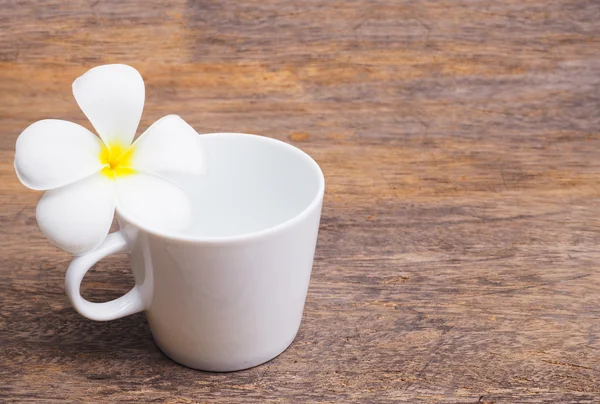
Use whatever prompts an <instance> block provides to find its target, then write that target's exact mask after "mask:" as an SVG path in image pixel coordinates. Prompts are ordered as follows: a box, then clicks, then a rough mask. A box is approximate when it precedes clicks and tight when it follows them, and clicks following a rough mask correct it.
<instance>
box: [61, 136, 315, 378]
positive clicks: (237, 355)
mask: <svg viewBox="0 0 600 404" xmlns="http://www.w3.org/2000/svg"><path fill="white" fill-rule="evenodd" d="M201 138H202V142H204V144H205V147H206V149H207V151H208V156H207V160H208V163H207V164H208V167H209V168H208V173H207V174H206V175H205V176H202V177H189V178H185V177H181V178H178V179H176V181H177V182H179V183H180V185H182V187H183V188H184V189H186V190H187V191H188V192H189V193H190V195H191V197H192V201H193V203H194V212H195V219H194V224H193V225H192V226H191V228H192V229H191V230H190V232H187V233H181V232H180V233H173V234H170V233H168V232H164V231H157V230H155V229H151V228H148V227H147V225H145V224H144V223H140V222H137V221H136V220H135V218H132V217H127V216H125V215H124V214H123V213H120V214H118V220H119V224H120V230H119V231H118V232H116V233H112V234H109V235H108V237H107V238H106V240H105V241H104V243H103V244H102V245H101V246H100V247H98V248H97V249H96V250H94V251H92V252H89V253H87V254H85V255H83V256H79V257H76V258H75V259H73V261H72V262H71V264H70V266H69V269H68V270H67V274H66V292H67V295H68V297H69V299H70V301H71V303H72V304H73V306H74V307H75V309H76V310H77V311H78V312H79V313H80V314H82V315H83V316H85V317H87V318H90V319H92V320H99V321H105V320H112V319H116V318H119V317H123V316H126V315H129V314H133V313H137V312H139V311H142V310H145V311H146V314H147V318H148V323H149V325H150V329H151V331H152V335H153V336H154V340H155V341H156V343H157V344H158V346H159V347H160V349H161V350H162V351H163V352H164V353H165V354H167V355H168V356H169V357H170V358H172V359H173V360H175V361H176V362H179V363H181V364H183V365H185V366H188V367H191V368H196V369H202V370H208V371H233V370H240V369H245V368H249V367H252V366H256V365H259V364H261V363H264V362H266V361H268V360H270V359H272V358H274V357H276V356H277V355H279V354H280V353H281V352H283V351H284V350H285V349H286V348H287V347H288V346H289V345H290V344H291V342H292V340H293V339H294V338H295V336H296V333H297V332H298V328H299V326H300V320H301V318H302V312H303V310H304V302H305V300H306V293H307V289H308V283H309V278H310V273H311V270H312V264H313V257H314V252H315V245H316V242H317V232H318V227H319V219H320V216H321V205H322V201H323V192H324V186H325V181H324V178H323V173H322V172H321V169H320V168H319V166H318V165H317V163H315V161H314V160H313V159H312V158H311V157H309V156H308V155H307V154H306V153H304V152H302V151H301V150H299V149H297V148H296V147H293V146H291V145H288V144H286V143H284V142H281V141H278V140H275V139H270V138H267V137H261V136H255V135H245V134H234V133H216V134H208V135H202V136H201ZM117 253H129V254H130V255H131V267H132V271H133V275H134V278H135V283H136V285H135V286H134V287H133V289H132V290H131V291H129V292H128V293H127V294H126V295H124V296H122V297H120V298H118V299H116V300H113V301H110V302H107V303H92V302H89V301H87V300H85V299H84V298H83V297H82V296H81V295H80V291H79V288H80V285H81V281H82V280H83V277H84V276H85V274H86V272H87V271H88V270H89V269H90V268H91V267H92V266H93V265H94V264H95V263H96V262H98V261H99V260H100V259H102V258H104V257H106V256H108V255H112V254H117Z"/></svg>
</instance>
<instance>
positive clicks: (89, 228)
mask: <svg viewBox="0 0 600 404" xmlns="http://www.w3.org/2000/svg"><path fill="white" fill-rule="evenodd" d="M115 202H116V195H115V186H114V182H113V181H111V180H109V179H108V178H106V177H105V176H103V175H102V174H94V175H92V176H91V177H89V178H86V179H83V180H81V181H78V182H76V183H74V184H71V185H67V186H65V187H61V188H56V189H53V190H50V191H47V192H46V193H45V194H44V196H42V199H40V202H39V203H38V206H37V211H36V217H37V222H38V226H39V227H40V230H41V231H42V233H44V234H45V235H46V237H48V239H49V240H50V242H51V243H52V244H54V245H55V246H57V247H58V248H61V249H63V250H65V251H68V252H70V253H71V254H83V253H85V252H87V251H90V250H93V249H94V248H96V247H98V246H99V245H100V243H102V241H103V240H104V237H106V235H107V234H108V231H109V229H110V225H111V223H112V219H113V215H114V211H115Z"/></svg>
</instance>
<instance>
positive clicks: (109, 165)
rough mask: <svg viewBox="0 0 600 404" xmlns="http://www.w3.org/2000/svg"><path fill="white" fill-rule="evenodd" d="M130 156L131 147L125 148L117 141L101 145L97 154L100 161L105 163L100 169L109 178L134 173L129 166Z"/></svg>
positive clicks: (131, 152)
mask: <svg viewBox="0 0 600 404" xmlns="http://www.w3.org/2000/svg"><path fill="white" fill-rule="evenodd" d="M132 156H133V147H127V148H126V147H123V146H122V145H121V144H120V143H117V142H111V143H109V144H108V145H105V146H102V150H101V151H100V156H99V157H100V162H101V163H102V164H105V165H106V167H104V168H103V169H102V174H104V175H106V176H107V177H108V178H111V179H115V178H117V177H119V176H125V175H131V174H134V173H135V170H134V169H133V168H131V157H132Z"/></svg>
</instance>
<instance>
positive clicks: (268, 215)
mask: <svg viewBox="0 0 600 404" xmlns="http://www.w3.org/2000/svg"><path fill="white" fill-rule="evenodd" d="M201 141H202V143H203V144H204V146H205V149H206V151H207V155H206V156H205V158H206V159H207V172H206V173H205V174H203V175H200V176H187V175H178V176H173V177H172V178H171V179H172V180H173V181H174V182H175V183H177V184H178V185H180V186H181V187H182V188H183V189H184V190H185V191H186V192H187V193H188V194H189V195H190V197H191V199H192V203H193V219H192V223H191V226H189V228H188V229H187V230H186V235H188V236H192V237H194V238H215V237H218V238H222V237H233V236H240V235H246V234H251V233H256V232H260V231H263V230H266V229H269V228H272V227H275V226H277V225H280V224H282V223H284V222H286V221H288V220H291V219H293V218H294V217H295V216H298V215H300V214H301V213H302V212H303V211H304V210H305V209H307V208H308V207H309V206H310V205H311V204H312V203H314V202H315V200H317V199H319V198H320V197H321V196H322V193H323V188H324V179H323V174H322V172H321V170H320V168H319V166H318V165H317V163H315V161H314V160H313V159H312V158H310V157H309V156H308V155H307V154H306V153H304V152H303V151H301V150H300V149H298V148H296V147H294V146H291V145H289V144H287V143H284V142H281V141H278V140H275V139H271V138H267V137H262V136H255V135H245V134H235V133H215V134H206V135H201Z"/></svg>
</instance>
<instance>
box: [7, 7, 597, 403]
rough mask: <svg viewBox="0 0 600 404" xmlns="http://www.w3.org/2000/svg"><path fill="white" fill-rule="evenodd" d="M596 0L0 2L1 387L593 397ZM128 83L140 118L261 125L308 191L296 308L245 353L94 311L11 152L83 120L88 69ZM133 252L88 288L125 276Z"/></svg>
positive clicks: (105, 266)
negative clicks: (189, 365)
mask: <svg viewBox="0 0 600 404" xmlns="http://www.w3.org/2000/svg"><path fill="white" fill-rule="evenodd" d="M598 21H600V3H599V2H598V1H595V0H590V1H585V0H565V1H542V0H529V1H523V0H519V1H516V0H507V1H501V2H499V1H492V0H460V1H458V0H457V1H438V2H434V1H422V2H414V1H408V0H369V1H367V0H362V1H358V0H347V1H343V2H341V1H339V2H338V1H327V0H305V1H302V2H291V1H275V0H261V1H245V2H233V1H217V0H203V1H162V0H161V1H158V0H152V1H140V0H138V1H133V2H123V1H116V0H113V1H96V2H85V1H81V0H78V1H70V2H62V1H58V0H44V1H6V0H4V1H2V2H1V3H0V94H1V95H2V98H1V100H2V101H1V105H0V134H1V136H0V184H1V191H2V192H1V194H0V204H1V206H2V209H1V210H0V230H1V235H0V247H1V248H2V256H1V257H0V276H1V282H0V401H4V402H19V403H22V402H34V401H35V402H38V401H40V402H41V401H43V402H63V401H85V402H171V403H188V402H211V403H213V402H214V403H248V402H263V403H271V402H272V403H278V402H281V403H298V402H344V403H368V402H380V403H392V402H393V403H398V402H411V403H417V402H424V403H434V402H446V403H457V402H460V403H475V402H487V403H492V402H494V403H514V402H519V403H556V402H573V403H575V402H577V403H591V402H599V401H600V271H599V269H598V262H599V261H600V252H599V247H598V246H599V244H600V233H599V229H600V218H599V215H598V210H599V209H600V208H599V206H598V205H599V204H598V202H599V201H600V187H599V185H598V183H599V178H600V163H599V161H600V159H599V158H598V156H599V152H600V113H599V111H600V24H598ZM112 62H122V63H129V64H132V65H133V66H135V67H136V68H138V69H139V70H140V72H141V73H142V75H143V76H144V78H145V80H146V86H147V90H146V93H147V99H146V107H145V111H144V116H143V118H142V123H141V125H140V128H141V129H143V128H145V127H147V126H148V125H149V124H150V123H151V122H153V121H155V120H156V119H158V118H159V117H161V116H163V115H166V114H168V113H178V114H180V115H181V116H182V117H183V118H184V119H186V120H187V121H188V122H190V123H191V124H192V125H193V126H194V127H195V128H196V129H197V130H198V131H199V132H215V131H234V132H249V133H258V134H263V135H268V136H272V137H275V138H278V139H282V140H285V141H288V142H290V143H292V144H295V145H297V146H299V147H300V148H302V149H303V150H305V151H307V152H308V153H310V154H311V155H312V156H314V158H315V159H316V160H317V161H318V162H319V163H320V164H321V166H322V168H323V170H324V173H325V176H326V179H327V191H326V197H325V205H324V212H323V219H322V225H321V232H320V237H319V245H318V249H317V257H316V261H315V265H314V271H313V276H312V280H311V286H310V290H309V294H308V301H307V304H306V310H305V313H304V319H303V323H302V326H301V329H300V332H299V334H298V337H297V338H296V340H295V342H294V344H293V345H292V346H291V347H290V348H289V349H288V350H287V351H286V352H284V353H283V354H282V355H281V356H280V357H278V358H277V359H275V360H273V361H271V362H269V363H267V364H265V365H263V366H259V367H257V368H254V369H250V370H247V371H242V372H237V373H230V374H211V373H203V372H198V371H193V370H190V369H186V368H184V367H181V366H179V365H177V364H175V363H173V362H172V361H170V360H169V359H167V358H166V357H165V356H164V355H162V354H161V353H160V351H159V350H158V349H157V348H156V346H155V345H154V343H153V342H152V339H151V336H150V334H149V331H148V327H147V324H146V321H145V318H144V316H143V315H135V316H131V317H128V318H124V319H121V320H117V321H113V322H109V323H96V322H92V321H88V320H86V319H84V318H82V317H80V316H79V315H77V314H76V313H75V312H74V310H73V309H72V308H71V307H70V306H69V304H68V302H67V299H66V297H65V294H64V290H63V276H64V271H65V268H66V266H67V264H68V262H69V256H68V255H67V254H66V253H62V252H60V251H57V250H56V249H54V248H53V247H51V246H50V245H49V243H48V242H47V241H46V240H45V239H44V238H43V236H41V234H40V233H39V231H38V230H37V227H36V224H35V205H36V202H37V199H38V198H39V194H38V193H35V192H32V191H28V190H26V189H25V188H24V187H23V186H21V185H20V184H19V183H18V181H17V179H16V177H15V175H14V172H13V168H12V161H13V157H14V144H15V140H16V137H17V136H18V134H19V133H20V132H21V131H22V130H23V129H24V128H25V127H26V126H27V125H28V124H29V123H32V122H33V121H36V120H39V119H42V118H48V117H54V118H62V119H68V120H73V121H76V122H79V123H82V124H83V125H85V126H88V127H89V124H88V123H87V122H86V120H85V119H84V116H83V114H82V113H81V112H80V111H79V110H78V108H77V105H76V104H75V102H74V100H73V97H72V95H71V89H70V86H71V82H72V81H73V79H74V78H76V77H77V76H79V75H80V74H82V73H83V72H85V71H86V70H87V69H88V68H90V67H92V66H95V65H98V64H104V63H112ZM131 283H132V277H131V275H130V274H129V270H128V262H127V259H126V257H114V258H111V259H108V260H106V261H103V262H102V263H101V264H99V265H98V266H97V269H96V270H95V271H94V272H93V273H92V274H90V275H89V276H88V277H87V278H86V281H85V296H87V297H88V298H90V299H94V300H96V301H102V300H107V299H112V298H115V297H117V296H119V295H120V294H122V293H124V292H125V291H127V290H128V289H129V287H130V286H131Z"/></svg>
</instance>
